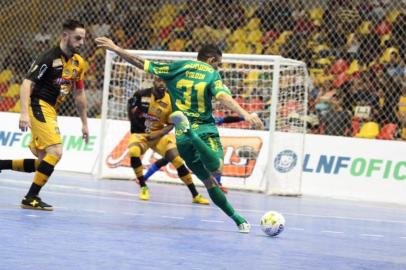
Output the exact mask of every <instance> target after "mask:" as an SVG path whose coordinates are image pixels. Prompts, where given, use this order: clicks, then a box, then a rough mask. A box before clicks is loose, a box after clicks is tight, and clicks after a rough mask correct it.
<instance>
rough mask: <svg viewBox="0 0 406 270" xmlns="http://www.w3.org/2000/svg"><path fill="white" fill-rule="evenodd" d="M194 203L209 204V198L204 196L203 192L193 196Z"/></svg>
mask: <svg viewBox="0 0 406 270" xmlns="http://www.w3.org/2000/svg"><path fill="white" fill-rule="evenodd" d="M192 203H198V204H206V205H207V204H209V200H208V199H206V198H205V197H203V196H202V194H197V195H196V197H194V198H193V200H192Z"/></svg>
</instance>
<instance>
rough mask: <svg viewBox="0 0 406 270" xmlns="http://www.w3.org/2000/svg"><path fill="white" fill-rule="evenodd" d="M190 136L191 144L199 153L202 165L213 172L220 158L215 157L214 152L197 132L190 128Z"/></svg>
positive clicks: (218, 164) (218, 166)
mask: <svg viewBox="0 0 406 270" xmlns="http://www.w3.org/2000/svg"><path fill="white" fill-rule="evenodd" d="M189 135H190V138H191V139H192V142H193V146H194V147H196V150H197V151H198V152H199V154H200V159H201V160H202V162H203V164H204V166H205V167H206V168H207V169H208V170H209V171H210V172H214V171H217V170H218V169H219V168H220V160H219V158H218V157H217V154H216V152H214V151H213V150H212V149H211V148H210V147H209V146H208V145H207V144H206V143H205V142H204V141H203V140H202V139H201V138H200V137H199V136H198V135H197V134H195V133H194V132H193V131H192V130H190V132H189Z"/></svg>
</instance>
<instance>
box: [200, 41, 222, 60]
mask: <svg viewBox="0 0 406 270" xmlns="http://www.w3.org/2000/svg"><path fill="white" fill-rule="evenodd" d="M221 55H222V53H221V50H220V48H219V47H218V46H217V45H215V44H205V45H203V46H202V47H201V48H200V50H199V52H198V54H197V60H200V61H205V60H207V59H208V58H210V57H221Z"/></svg>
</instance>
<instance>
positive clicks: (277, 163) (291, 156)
mask: <svg viewBox="0 0 406 270" xmlns="http://www.w3.org/2000/svg"><path fill="white" fill-rule="evenodd" d="M273 164H274V167H275V169H276V170H277V171H278V172H280V173H287V172H290V171H291V170H292V169H293V168H294V167H295V166H296V164H297V155H296V153H295V152H293V151H292V150H283V151H282V152H280V153H279V154H278V155H277V156H276V157H275V160H274V163H273Z"/></svg>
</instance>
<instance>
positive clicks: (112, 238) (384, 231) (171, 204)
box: [0, 171, 406, 270]
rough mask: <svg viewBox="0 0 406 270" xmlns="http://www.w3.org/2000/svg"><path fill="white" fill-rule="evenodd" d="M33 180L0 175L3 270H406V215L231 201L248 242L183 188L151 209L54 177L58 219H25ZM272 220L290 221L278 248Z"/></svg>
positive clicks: (110, 191) (330, 205)
mask: <svg viewBox="0 0 406 270" xmlns="http://www.w3.org/2000/svg"><path fill="white" fill-rule="evenodd" d="M31 178H32V175H28V174H22V173H14V172H5V171H3V172H2V173H0V270H19V269H38V270H39V269H41V270H45V269H51V270H54V269H57V270H67V269H75V270H76V269H89V270H90V269H95V270H96V269H97V270H100V269H132V270H134V269H141V270H144V269H146V270H147V269H165V270H168V269H207V270H211V269H214V270H217V269H244V270H257V269H267V270H271V269H272V270H276V269H284V270H285V269H309V270H310V269H312V270H314V269H323V270H326V269H332V270H345V269H356V270H360V269H368V270H369V269H371V270H372V269H377V270H378V269H379V270H392V269H398V270H405V269H406V207H405V206H400V205H388V204H375V203H365V202H354V201H341V200H331V199H326V198H313V197H302V198H292V197H273V196H265V195H263V194H258V193H245V192H238V191H231V192H229V195H228V199H229V200H230V201H231V203H232V204H233V205H234V207H235V208H236V209H238V210H239V211H240V212H241V213H242V214H243V215H244V216H246V217H247V218H248V219H249V221H250V222H251V223H252V224H253V226H254V227H253V229H252V231H251V233H250V234H247V235H244V234H240V233H238V231H237V227H236V226H235V225H234V223H233V222H232V221H231V219H229V218H228V217H227V216H226V215H225V214H223V213H222V212H221V211H220V210H219V209H218V208H217V207H215V206H212V205H211V206H200V205H195V204H192V203H191V196H190V194H189V191H188V190H187V188H186V187H184V186H180V185H167V184H156V183H149V186H150V190H151V200H150V201H148V202H142V201H139V200H138V198H137V193H138V188H137V186H136V185H135V183H134V182H130V181H118V180H94V179H92V178H91V177H90V176H86V175H80V174H68V173H55V175H54V176H53V177H52V178H51V180H50V181H49V183H48V184H47V186H46V187H45V188H44V190H43V191H42V192H41V197H42V199H43V200H44V201H46V202H48V203H50V204H53V205H54V207H55V210H54V211H53V212H43V211H33V210H23V209H20V208H19V203H20V200H21V198H22V197H23V195H24V194H25V193H26V191H27V189H28V187H29V186H30V184H31ZM199 190H200V191H201V193H202V194H203V195H204V196H206V197H208V195H207V193H206V191H205V190H204V189H203V188H199ZM405 196H406V195H405ZM269 210H276V211H279V212H281V213H282V214H283V215H284V216H285V218H286V229H285V231H284V232H283V233H282V234H281V235H280V236H279V237H276V238H271V237H267V236H265V235H264V234H263V233H262V231H261V229H260V227H259V220H260V217H261V216H262V214H263V213H264V212H266V211H269Z"/></svg>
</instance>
